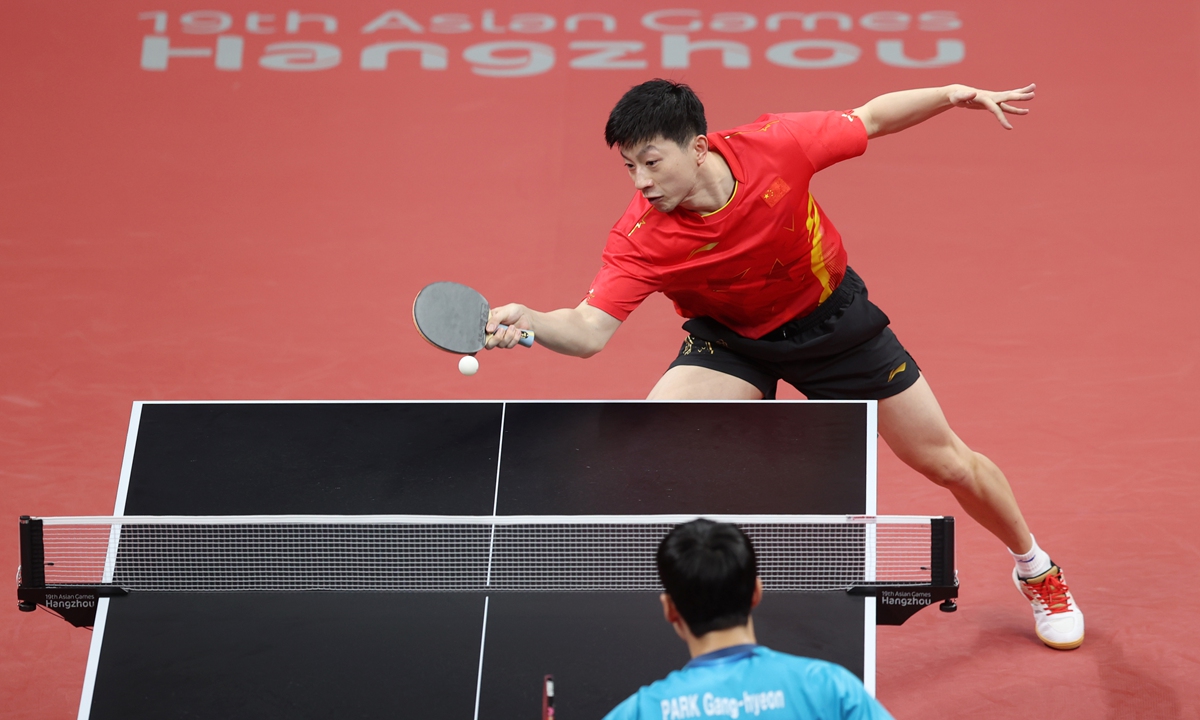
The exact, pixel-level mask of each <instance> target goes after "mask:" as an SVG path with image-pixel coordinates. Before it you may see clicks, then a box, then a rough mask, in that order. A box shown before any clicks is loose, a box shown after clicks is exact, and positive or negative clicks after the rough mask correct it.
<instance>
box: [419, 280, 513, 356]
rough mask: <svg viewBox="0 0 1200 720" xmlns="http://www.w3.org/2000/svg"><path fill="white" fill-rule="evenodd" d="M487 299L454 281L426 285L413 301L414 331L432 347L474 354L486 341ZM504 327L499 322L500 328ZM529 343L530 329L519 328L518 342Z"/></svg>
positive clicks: (463, 353)
mask: <svg viewBox="0 0 1200 720" xmlns="http://www.w3.org/2000/svg"><path fill="white" fill-rule="evenodd" d="M490 309H491V308H490V307H489V306H488V301H487V299H485V298H484V297H483V296H482V295H480V294H479V293H478V292H476V291H475V290H473V289H471V288H469V287H467V286H466V285H462V284H459V283H454V282H435V283H431V284H429V285H426V286H425V287H424V288H422V289H421V292H419V293H417V299H416V300H414V301H413V322H414V323H415V324H416V326H417V332H419V333H421V337H423V338H425V339H426V340H428V341H429V342H430V343H431V344H433V346H434V347H438V348H441V349H442V350H445V351H447V352H452V353H457V354H459V355H474V354H475V353H477V352H479V351H480V350H482V349H483V345H484V343H485V342H487V332H486V328H487V322H488V311H489V310H490ZM506 327H507V326H506V325H501V326H500V329H501V330H503V329H505V328H506ZM519 342H520V343H521V344H522V345H524V346H525V347H532V346H533V332H532V331H530V330H522V331H521V339H520V341H519Z"/></svg>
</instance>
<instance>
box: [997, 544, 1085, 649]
mask: <svg viewBox="0 0 1200 720" xmlns="http://www.w3.org/2000/svg"><path fill="white" fill-rule="evenodd" d="M1013 582H1014V583H1016V584H1017V589H1018V590H1020V591H1021V593H1022V594H1023V595H1025V599H1027V600H1029V604H1030V605H1032V606H1033V619H1034V622H1035V623H1036V626H1037V636H1038V638H1040V639H1041V641H1042V642H1044V643H1046V644H1047V645H1049V646H1050V647H1052V648H1054V649H1055V650H1074V649H1075V648H1077V647H1079V646H1080V645H1082V644H1083V612H1082V611H1081V610H1080V609H1079V606H1078V605H1076V604H1075V598H1073V597H1071V590H1070V589H1069V588H1068V587H1067V583H1066V581H1065V580H1064V579H1063V574H1062V568H1060V567H1058V566H1057V565H1053V564H1051V566H1050V569H1049V570H1047V571H1046V572H1044V573H1042V574H1041V575H1038V576H1037V577H1033V578H1028V579H1025V578H1022V577H1020V576H1019V575H1017V570H1016V568H1013Z"/></svg>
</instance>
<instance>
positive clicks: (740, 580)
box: [655, 518, 758, 637]
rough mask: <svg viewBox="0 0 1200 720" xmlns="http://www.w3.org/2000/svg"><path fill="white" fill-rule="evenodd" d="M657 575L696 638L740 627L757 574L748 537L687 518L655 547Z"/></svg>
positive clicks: (747, 612) (746, 617)
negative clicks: (687, 520) (656, 549)
mask: <svg viewBox="0 0 1200 720" xmlns="http://www.w3.org/2000/svg"><path fill="white" fill-rule="evenodd" d="M655 561H656V562H657V564H658V577H659V580H661V581H662V584H663V589H664V590H666V592H667V594H668V595H670V596H671V600H672V601H673V602H674V603H675V608H676V609H677V610H679V614H680V615H682V616H683V620H684V622H686V623H687V626H688V629H689V630H691V631H692V634H693V635H695V636H696V637H700V636H702V635H706V634H708V633H710V632H712V631H713V630H724V629H726V628H731V627H735V626H738V625H745V624H746V622H747V621H748V620H749V619H750V605H751V602H752V599H753V597H754V585H755V580H756V579H757V578H758V559H757V557H756V556H755V554H754V546H753V545H752V544H751V543H750V538H748V537H746V534H745V533H744V532H742V531H741V528H739V527H738V526H736V525H732V524H730V523H717V522H713V521H712V520H705V519H703V518H701V519H699V520H693V521H691V522H689V523H684V524H682V525H679V526H677V527H676V528H675V529H673V530H672V531H671V532H669V533H668V534H667V536H666V537H664V538H663V539H662V542H660V543H659V545H658V553H657V554H656V556H655Z"/></svg>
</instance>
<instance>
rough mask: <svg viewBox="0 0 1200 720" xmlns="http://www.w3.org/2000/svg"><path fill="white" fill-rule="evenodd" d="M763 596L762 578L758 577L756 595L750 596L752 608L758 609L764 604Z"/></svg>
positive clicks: (755, 582)
mask: <svg viewBox="0 0 1200 720" xmlns="http://www.w3.org/2000/svg"><path fill="white" fill-rule="evenodd" d="M762 594H763V587H762V578H760V577H756V578H754V594H753V595H751V596H750V607H751V608H756V607H758V604H759V603H760V602H762Z"/></svg>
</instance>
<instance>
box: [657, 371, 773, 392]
mask: <svg viewBox="0 0 1200 720" xmlns="http://www.w3.org/2000/svg"><path fill="white" fill-rule="evenodd" d="M762 396H763V394H762V392H760V391H759V389H758V388H756V387H754V386H753V385H751V384H750V383H748V382H746V381H745V380H743V379H741V378H737V377H734V376H732V375H726V374H725V373H723V372H717V371H716V370H710V369H708V368H704V367H697V366H695V365H677V366H676V367H673V368H671V369H669V370H667V371H666V372H665V373H663V376H662V377H660V378H659V379H658V382H657V383H656V384H655V385H654V389H652V390H651V391H650V394H649V395H647V396H646V399H647V400H762Z"/></svg>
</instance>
